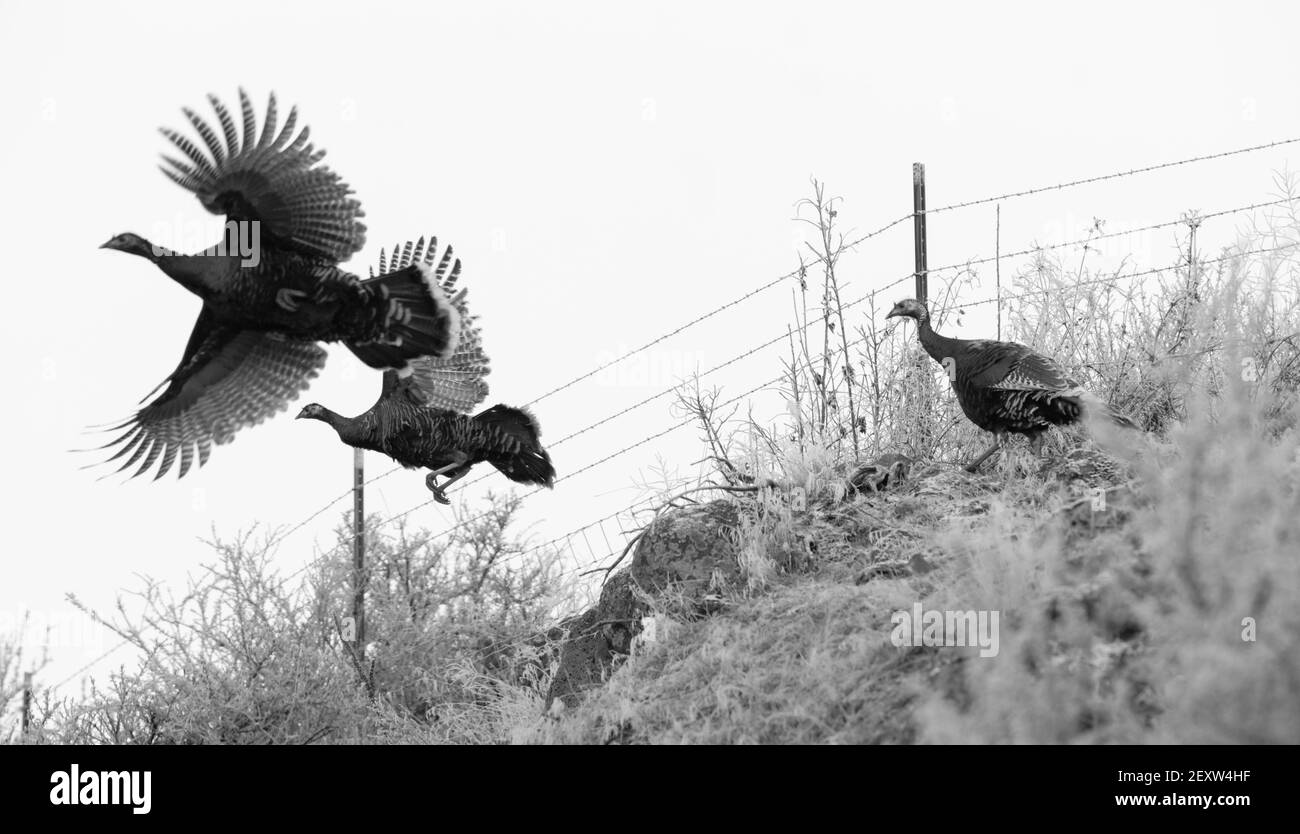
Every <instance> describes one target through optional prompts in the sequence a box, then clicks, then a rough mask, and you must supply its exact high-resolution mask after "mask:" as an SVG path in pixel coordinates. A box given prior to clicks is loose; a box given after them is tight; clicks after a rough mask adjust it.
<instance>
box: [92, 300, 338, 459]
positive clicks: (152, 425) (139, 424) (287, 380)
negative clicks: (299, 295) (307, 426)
mask: <svg viewBox="0 0 1300 834" xmlns="http://www.w3.org/2000/svg"><path fill="white" fill-rule="evenodd" d="M325 356H326V353H325V351H324V350H323V349H322V348H321V347H320V346H318V345H316V344H314V343H311V342H291V341H287V340H285V339H284V338H282V337H279V336H276V335H274V334H269V333H258V332H254V331H251V330H234V329H231V328H228V327H223V326H220V325H217V324H215V323H214V322H213V318H212V316H210V315H209V314H208V313H207V311H206V310H204V312H203V313H201V314H200V315H199V319H198V321H197V322H196V323H195V325H194V332H193V333H192V334H191V336H190V341H189V344H188V345H186V348H185V357H184V358H183V359H182V360H181V363H180V365H178V366H177V367H176V370H175V371H173V372H172V374H171V376H169V377H168V378H167V379H166V380H164V384H166V385H167V388H166V390H164V391H163V392H162V394H160V395H159V396H158V398H157V399H155V400H154V401H153V402H151V403H149V404H148V405H146V406H145V407H144V408H142V409H140V410H139V411H138V412H136V413H135V415H134V416H132V417H131V418H130V419H129V420H127V421H126V422H124V423H122V424H121V425H118V426H114V427H113V430H124V432H123V434H121V435H120V436H119V437H117V438H116V439H115V440H113V441H111V442H110V443H108V444H106V445H105V446H102V447H100V448H104V449H108V448H114V447H120V448H119V449H118V451H117V453H116V454H114V455H113V456H112V457H111V458H109V461H116V460H118V459H120V458H123V457H125V458H126V462H125V463H123V464H122V465H121V466H120V467H119V468H118V469H117V471H118V472H121V471H123V470H125V469H128V468H130V467H131V466H134V465H135V464H136V463H137V462H140V467H139V468H138V469H137V470H136V471H135V473H134V474H133V475H131V477H132V478H135V477H138V476H140V475H142V474H144V472H145V471H146V470H148V469H149V468H150V467H151V466H153V464H154V463H155V462H158V461H159V459H161V464H160V465H159V468H158V474H157V475H156V476H154V479H155V480H157V479H158V478H161V477H162V476H163V475H166V474H167V472H168V471H169V470H170V469H171V468H172V465H173V464H174V463H175V462H176V460H177V458H178V457H179V459H180V475H179V477H182V478H183V477H185V473H186V472H188V471H189V469H190V465H191V464H192V463H193V461H194V456H195V453H196V451H197V453H198V459H199V465H200V466H202V465H203V464H205V463H207V461H208V456H209V454H211V452H212V446H213V444H216V445H218V446H220V445H222V444H223V443H229V442H230V441H231V440H232V439H233V438H234V436H235V433H236V432H238V431H239V430H240V429H242V428H244V427H246V426H255V425H257V424H258V423H261V422H262V421H263V420H265V419H266V418H267V417H270V416H271V415H273V414H275V413H276V412H278V411H283V410H284V409H285V408H286V407H287V406H288V404H289V402H290V401H291V400H294V399H296V398H297V396H298V394H299V393H301V392H302V391H303V390H304V389H305V388H306V387H307V386H308V384H309V383H310V381H311V379H312V378H314V377H315V376H316V375H317V373H319V372H320V369H321V368H322V367H323V366H324V365H325Z"/></svg>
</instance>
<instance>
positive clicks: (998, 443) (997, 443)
mask: <svg viewBox="0 0 1300 834" xmlns="http://www.w3.org/2000/svg"><path fill="white" fill-rule="evenodd" d="M1001 448H1002V435H1000V434H998V435H994V439H993V445H992V446H990V447H989V448H988V450H987V451H985V452H984V454H982V455H980V456H979V457H978V458H976V459H975V462H974V463H971V464H969V465H968V466H967V467H966V471H967V472H974V471H975V470H976V469H979V468H980V464H981V463H983V462H984V461H986V460H988V459H989V456H990V455H992V454H993V453H994V452H996V451H997V450H998V449H1001Z"/></svg>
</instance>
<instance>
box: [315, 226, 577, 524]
mask: <svg viewBox="0 0 1300 834" xmlns="http://www.w3.org/2000/svg"><path fill="white" fill-rule="evenodd" d="M394 251H395V252H396V251H397V250H394ZM412 257H413V255H412V252H411V245H410V244H409V243H408V244H407V245H406V247H405V248H404V249H402V250H401V255H400V260H399V261H398V263H399V264H400V265H403V266H405V265H406V263H408V262H410V259H411V258H412ZM419 257H420V252H419V248H418V247H417V249H416V251H415V254H414V258H415V259H416V261H417V262H418V260H419ZM383 268H384V265H383V263H382V261H381V266H380V269H381V271H382V270H383ZM454 281H455V278H454V277H453V278H452V279H451V283H448V284H444V291H445V292H446V293H447V294H448V295H452V293H453V291H454V286H453V284H454ZM453 299H454V303H455V305H456V307H457V309H458V312H459V313H460V316H461V322H462V330H461V340H460V345H459V347H458V348H457V350H456V352H455V353H454V354H453V355H452V356H450V357H448V358H446V359H433V358H427V359H417V360H414V361H413V362H411V365H410V367H409V368H408V369H407V370H404V371H385V372H384V379H383V387H382V389H381V391H380V395H379V400H378V401H377V402H376V403H375V404H374V405H373V406H371V407H370V409H369V410H368V411H366V412H365V413H364V414H361V415H358V416H356V417H344V416H342V415H340V414H337V413H335V412H333V411H331V410H329V409H328V408H325V407H324V406H322V405H320V404H318V403H311V404H309V405H307V406H304V407H303V409H302V411H301V412H299V413H298V418H299V419H304V418H305V419H312V420H320V421H321V422H323V423H327V424H329V425H330V426H331V427H332V428H333V429H334V431H335V432H337V433H338V436H339V439H340V440H342V441H343V442H344V443H346V444H347V445H349V446H353V447H356V448H360V449H370V450H371V451H375V452H382V453H384V454H385V455H388V456H389V457H391V458H392V459H393V460H395V461H397V462H398V463H400V464H402V465H403V466H405V467H407V468H408V469H421V468H427V469H431V470H433V471H431V472H430V473H429V474H428V475H427V476H426V478H425V484H426V485H427V486H428V487H429V490H430V491H431V492H432V493H433V497H434V499H435V500H437V501H438V502H440V503H443V504H446V503H449V502H448V499H447V496H446V494H445V490H446V489H447V487H449V486H451V484H453V483H455V482H456V481H458V480H460V479H461V478H463V477H464V476H465V475H466V474H468V473H469V471H470V469H471V468H472V467H473V466H474V465H475V464H476V463H484V462H486V463H490V464H491V465H492V466H495V467H496V468H497V469H498V470H500V471H501V473H502V474H503V475H505V476H506V477H507V478H509V479H510V480H512V481H516V482H519V483H525V484H540V485H543V486H547V487H549V486H552V485H553V484H554V482H555V468H554V467H553V466H552V465H551V457H550V455H548V454H547V452H546V450H545V449H544V448H542V444H541V428H540V427H539V426H538V424H537V418H535V417H534V416H533V415H532V414H531V413H529V412H528V411H527V410H526V409H522V408H511V407H510V406H506V405H494V406H492V407H491V408H489V409H487V410H486V411H483V412H481V413H479V414H475V415H473V416H470V415H469V413H468V412H469V411H470V410H471V409H472V408H474V406H476V405H478V404H479V403H480V402H482V401H483V399H484V398H485V397H487V393H488V388H487V383H486V381H485V380H484V377H485V376H486V375H487V373H488V360H487V356H486V355H485V354H484V353H483V348H482V343H481V339H480V334H479V330H478V327H477V325H476V324H475V323H474V317H472V316H470V315H469V313H468V311H467V310H466V308H465V291H464V290H461V291H459V292H456V293H455V294H454V296H453ZM439 476H442V477H444V478H446V479H447V480H446V481H445V482H444V483H442V484H441V485H439V484H438V477H439Z"/></svg>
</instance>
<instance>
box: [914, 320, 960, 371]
mask: <svg viewBox="0 0 1300 834" xmlns="http://www.w3.org/2000/svg"><path fill="white" fill-rule="evenodd" d="M916 335H917V338H919V339H920V341H921V347H923V348H924V349H925V352H926V353H928V354H930V358H931V359H933V360H934V361H936V362H939V363H942V362H943V360H944V358H945V357H948V356H952V355H953V352H954V351H955V350H956V348H957V346H958V342H959V340H958V339H949V338H948V337H947V336H942V335H940V334H939V333H936V332H935V330H934V328H933V327H931V326H930V316H929V314H926V315H925V316H923V317H921V318H919V319H917V321H916Z"/></svg>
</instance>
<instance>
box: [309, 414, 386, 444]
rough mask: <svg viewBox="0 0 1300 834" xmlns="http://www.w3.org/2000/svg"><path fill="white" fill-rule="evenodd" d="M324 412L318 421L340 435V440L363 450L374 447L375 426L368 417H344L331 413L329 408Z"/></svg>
mask: <svg viewBox="0 0 1300 834" xmlns="http://www.w3.org/2000/svg"><path fill="white" fill-rule="evenodd" d="M322 410H323V411H324V413H323V414H322V415H321V416H320V417H318V418H316V419H318V420H320V421H322V422H324V423H327V424H329V426H330V427H331V428H333V429H334V431H335V432H337V433H338V436H339V440H342V441H343V442H344V443H346V444H348V445H349V446H357V447H360V448H363V449H370V448H372V447H373V446H374V437H372V435H373V433H374V432H373V428H374V426H373V425H372V421H371V420H369V419H367V415H364V414H363V415H361V416H360V417H344V416H343V415H342V414H338V413H337V412H334V411H330V410H329V409H328V408H326V409H322Z"/></svg>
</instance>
